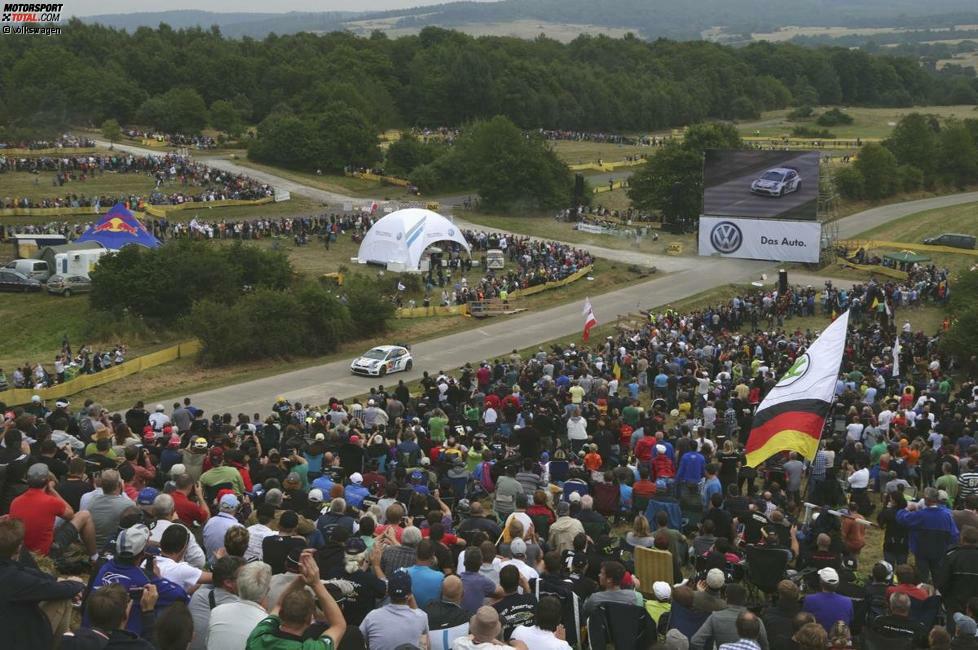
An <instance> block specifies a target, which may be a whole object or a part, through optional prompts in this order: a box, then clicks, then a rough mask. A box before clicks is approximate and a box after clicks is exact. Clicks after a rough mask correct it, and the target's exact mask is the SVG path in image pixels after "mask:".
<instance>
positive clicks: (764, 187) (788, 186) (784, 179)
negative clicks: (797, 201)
mask: <svg viewBox="0 0 978 650" xmlns="http://www.w3.org/2000/svg"><path fill="white" fill-rule="evenodd" d="M800 189H801V176H799V175H798V170H797V169H795V168H794V167H775V168H773V169H769V170H767V171H766V172H764V173H763V174H761V175H760V177H759V178H756V179H754V182H753V183H751V184H750V191H751V192H753V193H754V194H763V195H764V196H776V197H782V196H784V195H785V194H790V193H791V192H797V191H798V190H800Z"/></svg>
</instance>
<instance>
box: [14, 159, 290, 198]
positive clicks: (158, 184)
mask: <svg viewBox="0 0 978 650" xmlns="http://www.w3.org/2000/svg"><path fill="white" fill-rule="evenodd" d="M4 172H27V173H32V174H37V175H38V176H37V183H38V184H39V183H40V174H42V173H50V174H51V185H52V186H53V187H57V188H64V187H65V186H66V185H71V186H75V187H77V186H78V185H84V183H85V182H86V181H88V180H90V179H93V178H99V177H102V176H103V175H105V174H145V175H149V176H151V177H152V178H153V180H154V181H155V189H154V190H153V191H151V192H148V193H147V194H146V195H145V196H142V195H138V196H137V195H133V196H126V197H124V198H125V200H126V201H128V202H129V203H130V204H131V205H141V204H144V203H149V204H152V205H179V204H182V203H192V202H209V201H220V200H225V199H244V200H253V199H262V198H267V197H271V196H274V191H273V189H272V187H271V186H269V185H267V184H265V183H261V182H259V181H257V180H255V179H253V178H249V177H248V176H245V175H243V174H232V173H230V172H225V171H221V170H219V169H214V168H211V167H208V166H207V165H205V164H203V163H200V162H194V161H193V160H192V159H191V158H189V157H186V156H179V155H175V154H161V155H158V156H135V155H132V154H125V153H112V154H92V155H70V156H38V157H31V158H16V157H6V156H0V174H2V173H4ZM80 190H81V188H79V189H78V190H76V191H72V192H68V193H65V194H64V195H63V196H53V197H47V198H31V197H26V196H24V197H15V196H6V197H3V198H2V199H0V206H2V207H4V208H59V207H90V206H99V205H112V204H113V203H115V202H116V201H118V200H120V197H119V196H115V195H113V196H108V195H97V194H96V195H91V194H88V193H85V192H82V191H80Z"/></svg>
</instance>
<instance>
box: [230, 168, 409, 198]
mask: <svg viewBox="0 0 978 650" xmlns="http://www.w3.org/2000/svg"><path fill="white" fill-rule="evenodd" d="M234 162H235V163H236V164H238V165H241V166H242V167H250V168H252V169H257V170H259V171H263V172H268V173H269V174H275V175H276V176H280V177H282V178H285V179H287V180H290V181H293V182H295V183H302V184H304V185H309V186H310V187H315V188H318V189H321V190H325V191H327V192H337V193H339V194H346V195H348V196H355V197H362V198H371V197H378V196H382V198H384V199H385V200H397V199H403V198H406V197H412V198H417V197H414V196H413V195H411V194H409V193H408V192H407V190H405V189H404V188H403V187H397V186H395V185H384V184H382V183H375V182H373V181H367V180H363V179H361V178H353V177H350V176H342V175H336V174H323V175H319V174H312V173H308V172H298V171H295V170H291V169H283V168H281V167H272V166H271V165H262V164H260V163H256V162H252V161H250V160H240V159H239V160H235V161H234Z"/></svg>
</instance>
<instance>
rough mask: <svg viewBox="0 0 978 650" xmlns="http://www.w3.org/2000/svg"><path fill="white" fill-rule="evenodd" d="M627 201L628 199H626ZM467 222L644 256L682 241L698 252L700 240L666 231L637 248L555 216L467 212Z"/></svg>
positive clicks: (661, 252) (686, 249)
mask: <svg viewBox="0 0 978 650" xmlns="http://www.w3.org/2000/svg"><path fill="white" fill-rule="evenodd" d="M610 194H615V192H608V193H606V194H598V195H596V196H597V197H599V198H598V199H597V200H598V201H599V202H600V201H601V199H603V198H604V197H606V196H608V195H610ZM626 198H627V197H626ZM461 217H462V218H463V219H465V220H466V221H470V222H472V223H475V224H480V225H483V226H488V227H490V228H499V229H501V230H505V231H507V232H518V233H522V234H525V235H531V236H533V237H545V238H549V239H557V240H559V241H565V242H570V243H573V244H589V245H592V246H604V247H607V248H615V249H619V250H632V251H639V252H642V253H653V254H658V255H664V254H665V253H666V251H667V250H668V248H669V245H670V244H672V243H674V242H678V243H680V244H682V246H683V254H695V253H696V240H695V237H694V236H693V235H691V234H686V235H674V234H672V233H668V232H665V231H660V232H659V240H658V241H652V240H651V239H650V238H643V239H642V240H641V242H640V244H639V246H638V248H636V247H635V240H634V239H631V238H623V237H615V236H613V235H598V234H592V233H585V232H581V231H579V230H575V229H574V224H572V223H568V222H566V221H556V220H554V218H553V217H551V216H541V217H534V216H528V215H526V216H519V217H514V216H500V215H489V214H483V213H481V212H466V213H464V214H462V215H461Z"/></svg>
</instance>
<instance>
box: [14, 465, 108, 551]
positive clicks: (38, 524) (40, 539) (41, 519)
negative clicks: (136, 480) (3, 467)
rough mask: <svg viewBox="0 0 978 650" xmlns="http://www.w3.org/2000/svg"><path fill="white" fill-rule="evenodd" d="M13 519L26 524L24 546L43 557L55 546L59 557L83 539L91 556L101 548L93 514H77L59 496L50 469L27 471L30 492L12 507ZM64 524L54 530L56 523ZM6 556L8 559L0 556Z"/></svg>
mask: <svg viewBox="0 0 978 650" xmlns="http://www.w3.org/2000/svg"><path fill="white" fill-rule="evenodd" d="M9 514H10V517H11V518H13V519H18V520H20V521H21V522H23V524H24V532H23V534H24V539H23V543H24V546H25V547H26V548H27V549H28V550H31V551H33V552H35V553H38V554H40V555H48V554H49V553H50V552H51V548H52V545H56V547H55V550H56V551H57V554H60V553H61V552H63V551H65V550H67V547H68V546H70V545H71V544H72V543H74V542H75V541H78V540H81V541H82V543H83V544H84V545H85V550H86V552H87V553H88V554H89V556H94V555H95V553H96V552H97V549H98V544H97V534H96V532H97V531H96V529H95V522H94V521H93V520H92V516H91V513H90V512H88V511H86V510H82V511H80V512H75V510H74V508H72V507H71V506H70V505H68V503H67V502H66V501H65V500H64V499H63V498H62V497H61V495H60V494H58V491H57V490H56V489H55V487H54V480H53V477H52V476H51V474H50V472H49V470H48V466H47V465H44V464H43V463H35V464H33V465H31V466H30V467H29V468H28V470H27V490H26V491H25V492H24V493H23V494H21V495H20V496H18V497H17V498H16V499H14V500H13V501H12V502H11V504H10V513H9ZM58 517H60V518H61V519H62V520H63V521H62V523H61V524H60V525H59V526H58V527H57V528H55V525H54V524H55V521H56V519H57V518H58ZM0 557H6V556H0Z"/></svg>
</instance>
